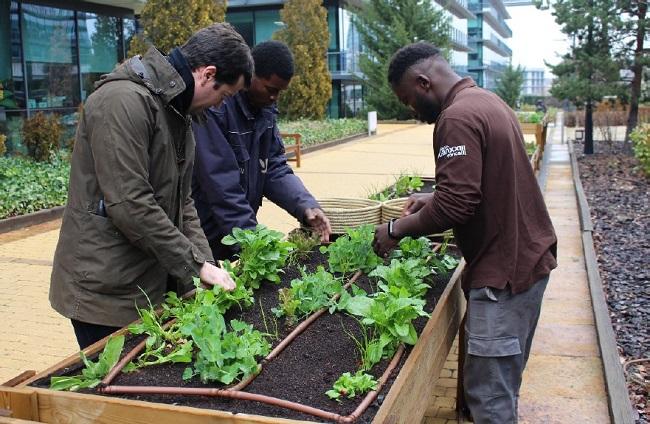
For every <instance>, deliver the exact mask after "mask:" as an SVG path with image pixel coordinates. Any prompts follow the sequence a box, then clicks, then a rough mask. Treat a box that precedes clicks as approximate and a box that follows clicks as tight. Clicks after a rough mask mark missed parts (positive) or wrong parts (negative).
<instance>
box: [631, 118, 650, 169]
mask: <svg viewBox="0 0 650 424" xmlns="http://www.w3.org/2000/svg"><path fill="white" fill-rule="evenodd" d="M630 139H631V140H632V143H633V144H632V149H633V150H634V156H636V158H637V159H638V160H639V165H640V169H641V170H642V171H643V173H644V174H645V175H646V177H650V124H641V125H639V126H638V127H636V129H635V130H634V131H632V132H631V133H630Z"/></svg>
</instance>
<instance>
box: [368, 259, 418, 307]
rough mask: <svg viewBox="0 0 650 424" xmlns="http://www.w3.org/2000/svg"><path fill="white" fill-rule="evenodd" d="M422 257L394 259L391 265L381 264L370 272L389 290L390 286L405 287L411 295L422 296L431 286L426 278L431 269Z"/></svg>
mask: <svg viewBox="0 0 650 424" xmlns="http://www.w3.org/2000/svg"><path fill="white" fill-rule="evenodd" d="M425 263H426V262H424V261H423V260H421V259H416V258H412V259H406V260H401V261H400V260H398V259H393V260H392V261H391V263H390V265H389V266H386V265H379V266H378V267H377V268H375V270H374V271H372V272H371V273H370V274H368V276H369V277H378V278H379V279H380V282H379V284H378V285H379V288H381V289H382V290H384V291H388V287H399V288H404V289H406V290H407V291H408V293H409V296H411V297H422V296H424V294H425V293H426V292H427V290H428V289H429V288H431V286H430V285H429V284H427V283H425V282H424V278H426V277H428V276H429V275H431V269H430V268H429V267H427V266H426V265H425Z"/></svg>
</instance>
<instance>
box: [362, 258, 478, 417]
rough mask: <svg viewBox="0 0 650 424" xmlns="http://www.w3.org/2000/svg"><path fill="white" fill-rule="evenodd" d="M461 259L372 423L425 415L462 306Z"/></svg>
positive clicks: (459, 317) (455, 332) (458, 320)
mask: <svg viewBox="0 0 650 424" xmlns="http://www.w3.org/2000/svg"><path fill="white" fill-rule="evenodd" d="M464 266H465V262H464V261H462V262H461V263H460V265H459V266H458V267H457V268H456V272H454V274H453V276H452V277H451V279H450V280H449V283H448V284H447V288H446V289H445V291H444V292H443V294H442V296H440V300H439V301H438V305H437V307H436V308H435V309H434V311H433V314H432V316H431V318H430V319H429V322H428V323H427V325H426V327H424V330H423V331H422V334H421V335H420V339H419V340H418V343H417V344H416V345H415V347H414V348H413V351H411V354H410V355H409V357H408V359H407V360H406V363H405V364H404V366H403V367H402V369H401V370H400V373H399V375H398V376H397V379H396V380H395V382H394V383H393V386H392V387H391V389H390V391H389V392H388V395H387V396H386V399H385V400H384V402H383V403H382V405H381V408H380V409H379V411H378V412H377V415H376V416H375V418H374V420H373V423H374V424H379V423H382V424H383V423H386V424H397V423H404V424H410V423H419V422H420V421H421V420H422V418H423V417H424V413H425V411H426V409H427V406H428V402H429V400H430V397H431V391H432V390H433V387H434V386H435V385H436V381H437V380H438V376H439V375H440V370H442V367H443V365H444V363H445V361H446V359H447V355H448V354H449V351H450V350H451V346H452V344H453V342H454V338H455V337H456V334H458V328H459V326H460V321H461V319H462V312H463V308H464V303H463V300H464V298H463V295H462V291H461V288H460V273H461V272H462V270H463V268H464Z"/></svg>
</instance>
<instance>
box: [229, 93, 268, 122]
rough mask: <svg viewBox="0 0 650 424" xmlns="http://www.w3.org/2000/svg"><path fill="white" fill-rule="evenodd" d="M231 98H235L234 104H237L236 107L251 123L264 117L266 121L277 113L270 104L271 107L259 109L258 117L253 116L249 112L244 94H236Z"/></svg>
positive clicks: (248, 104)
mask: <svg viewBox="0 0 650 424" xmlns="http://www.w3.org/2000/svg"><path fill="white" fill-rule="evenodd" d="M233 97H234V98H235V103H237V106H238V107H239V109H240V110H241V111H242V113H243V114H244V116H245V117H246V119H248V120H249V121H253V120H255V119H256V118H259V117H265V118H267V119H270V118H271V117H272V116H273V115H274V114H277V113H278V109H277V107H276V105H275V104H272V105H271V106H266V107H263V108H262V109H260V111H259V114H258V116H255V114H254V113H253V112H252V111H251V107H250V103H249V102H248V98H247V97H246V94H244V92H243V91H240V92H238V93H237V94H235V95H234V96H233Z"/></svg>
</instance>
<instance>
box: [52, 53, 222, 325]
mask: <svg viewBox="0 0 650 424" xmlns="http://www.w3.org/2000/svg"><path fill="white" fill-rule="evenodd" d="M184 90H185V83H184V82H183V79H182V78H181V76H180V75H179V74H178V72H177V71H176V70H175V69H174V68H173V66H172V65H171V64H170V63H169V62H168V61H167V60H166V58H165V57H164V56H163V55H162V54H160V53H159V52H158V51H157V50H156V49H153V48H152V49H150V50H149V51H148V52H147V54H146V55H145V56H144V57H140V56H136V57H133V58H131V59H129V60H128V61H126V62H125V63H124V64H122V65H119V66H118V67H117V68H116V69H115V70H114V71H113V72H112V73H110V74H107V75H104V76H102V79H101V80H100V81H99V82H98V83H97V89H96V90H95V92H94V93H93V94H92V95H90V96H89V97H88V100H87V101H86V103H85V106H84V110H83V114H82V116H80V117H79V126H78V128H77V135H76V140H75V146H74V152H73V154H72V162H71V165H72V166H71V171H70V188H69V193H68V203H67V205H66V208H65V212H64V215H63V225H62V227H61V233H60V235H59V242H58V245H57V248H56V253H55V255H54V267H53V270H52V279H51V285H50V302H51V304H52V307H53V308H54V309H56V310H57V311H58V312H60V313H61V314H62V315H64V316H66V317H68V318H71V319H76V320H79V321H83V322H88V323H93V324H101V325H109V326H124V325H126V324H128V323H129V322H131V321H133V320H134V319H136V318H138V314H137V311H136V309H135V302H137V304H138V305H139V306H145V305H146V304H147V301H146V297H145V296H144V294H143V292H144V293H146V294H147V296H148V297H149V299H150V300H151V302H152V303H153V304H154V305H155V304H156V303H160V302H161V301H162V300H163V298H164V293H165V292H166V291H167V290H168V288H172V289H174V290H176V291H178V292H182V291H185V290H187V289H189V288H191V277H192V276H195V275H198V273H199V270H200V268H201V265H202V264H203V263H204V262H205V261H206V260H212V254H211V253H210V248H209V246H208V243H207V240H206V238H205V235H204V234H203V231H202V230H201V226H200V223H199V220H198V218H197V214H196V209H195V208H194V203H193V201H192V198H191V197H190V189H191V178H192V165H193V163H194V147H195V143H194V138H193V136H192V131H191V126H190V124H191V122H190V119H189V118H188V117H186V116H182V115H181V114H180V113H179V112H178V111H176V109H174V108H173V107H172V106H171V105H170V101H171V100H172V99H173V98H174V97H176V96H177V95H179V94H180V93H182V92H183V91H184ZM102 199H103V201H104V203H105V213H103V212H102V210H101V207H100V200H102ZM169 277H171V278H169ZM168 281H170V282H171V281H173V282H174V283H173V284H170V285H169V286H168Z"/></svg>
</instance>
